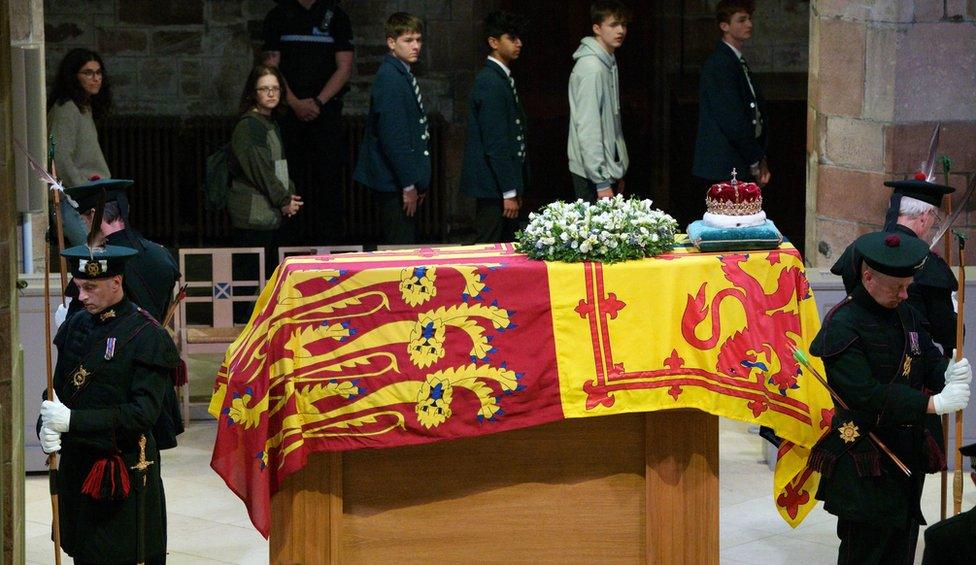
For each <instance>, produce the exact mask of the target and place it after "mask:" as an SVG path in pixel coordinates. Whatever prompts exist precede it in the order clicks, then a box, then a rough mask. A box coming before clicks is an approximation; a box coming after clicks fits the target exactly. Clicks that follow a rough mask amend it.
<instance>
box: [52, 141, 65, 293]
mask: <svg viewBox="0 0 976 565" xmlns="http://www.w3.org/2000/svg"><path fill="white" fill-rule="evenodd" d="M54 153H55V143H54V134H51V135H50V136H48V139H47V168H48V170H49V171H51V176H53V177H54V178H55V179H57V178H58V170H57V168H56V167H55V166H54ZM51 188H55V187H54V185H51ZM54 231H55V234H56V235H57V242H58V268H59V272H60V273H61V305H62V306H65V305H67V300H65V296H64V292H65V289H67V288H68V260H67V259H65V258H64V257H61V252H62V251H64V223H63V219H62V217H61V190H60V189H56V190H55V191H54Z"/></svg>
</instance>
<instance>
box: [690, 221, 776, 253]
mask: <svg viewBox="0 0 976 565" xmlns="http://www.w3.org/2000/svg"><path fill="white" fill-rule="evenodd" d="M688 239H690V240H691V242H692V243H694V244H695V247H697V248H698V249H699V250H700V251H744V250H749V249H776V248H777V247H779V244H780V243H782V242H783V234H781V233H780V232H779V230H778V229H776V225H775V224H773V222H772V220H766V221H765V222H763V223H762V224H759V225H758V226H752V227H748V228H712V227H709V226H706V225H705V222H703V221H701V220H696V221H694V222H692V223H691V225H689V226H688Z"/></svg>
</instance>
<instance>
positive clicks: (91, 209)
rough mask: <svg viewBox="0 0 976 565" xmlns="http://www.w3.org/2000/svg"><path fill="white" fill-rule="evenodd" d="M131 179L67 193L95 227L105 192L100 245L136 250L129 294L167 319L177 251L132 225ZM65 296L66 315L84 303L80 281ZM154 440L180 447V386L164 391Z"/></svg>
mask: <svg viewBox="0 0 976 565" xmlns="http://www.w3.org/2000/svg"><path fill="white" fill-rule="evenodd" d="M132 184H133V182H132V181H131V180H126V179H104V180H98V181H92V182H89V183H86V184H82V185H78V186H75V187H72V188H68V189H65V193H66V194H67V195H68V196H69V197H70V198H71V199H72V200H73V201H74V202H75V204H77V207H78V212H79V213H80V214H81V217H82V218H83V219H84V220H85V222H86V224H87V225H88V226H89V229H91V223H92V221H93V218H94V215H95V208H96V207H98V203H99V200H100V199H101V198H102V194H103V193H104V198H105V210H104V215H103V218H102V222H101V226H100V229H99V234H98V239H99V245H101V244H105V245H112V246H122V247H129V248H132V249H134V250H135V251H136V255H135V256H133V257H132V258H130V259H129V260H127V261H126V262H125V273H124V275H125V276H124V277H123V279H122V284H123V286H124V287H125V289H124V290H125V296H126V298H127V299H128V300H129V301H131V302H133V303H134V304H135V305H136V306H139V307H140V308H142V309H143V310H144V311H145V312H146V313H148V314H149V315H150V316H152V317H153V318H155V319H156V321H158V322H163V321H164V320H165V318H166V314H167V313H168V312H169V309H170V304H171V303H172V300H173V289H174V288H175V286H176V281H178V280H179V279H180V270H179V267H178V266H177V264H176V261H175V260H174V259H173V256H172V255H171V254H170V252H169V251H167V250H166V248H165V247H163V246H162V245H159V244H158V243H155V242H152V241H149V240H148V239H146V238H144V237H142V235H141V234H139V232H137V231H136V230H135V229H134V228H133V227H132V226H130V225H129V200H128V197H127V196H126V191H127V189H128V188H129V187H131V186H132ZM65 294H66V296H69V297H72V299H73V300H72V302H71V304H70V305H69V308H68V313H67V316H71V315H73V314H74V313H75V312H77V311H79V310H80V309H81V308H82V305H81V303H80V302H79V301H78V300H76V298H77V296H78V287H77V285H76V284H75V282H74V281H71V282H69V283H68V288H67V290H66V291H65ZM185 384H186V367H185V366H184V365H183V363H182V362H181V363H180V364H179V367H178V370H177V371H176V372H175V373H174V375H173V385H174V386H183V385H185ZM154 431H155V436H156V442H157V444H158V446H159V448H160V449H170V448H173V447H176V436H178V435H180V434H181V433H183V417H182V415H181V414H180V404H179V401H178V400H177V398H176V391H175V390H174V389H172V387H171V388H170V390H168V391H167V392H166V399H165V403H164V406H163V410H162V412H161V413H160V420H159V422H158V423H157V425H156V428H155V430H154Z"/></svg>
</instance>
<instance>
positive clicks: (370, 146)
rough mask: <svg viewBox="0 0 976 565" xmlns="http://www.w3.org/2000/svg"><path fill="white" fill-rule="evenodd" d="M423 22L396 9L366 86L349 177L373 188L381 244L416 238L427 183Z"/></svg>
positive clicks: (428, 158) (428, 180)
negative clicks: (418, 68)
mask: <svg viewBox="0 0 976 565" xmlns="http://www.w3.org/2000/svg"><path fill="white" fill-rule="evenodd" d="M422 32H423V24H422V23H421V21H420V19H419V18H417V17H416V16H412V15H410V14H407V13H404V12H397V13H395V14H393V15H392V16H390V17H389V19H387V21H386V45H387V47H388V48H389V49H390V52H389V54H387V55H386V57H385V58H384V59H383V63H382V64H381V65H380V68H379V70H378V71H377V72H376V80H375V81H374V82H373V88H372V89H371V90H370V98H369V118H368V119H367V121H366V132H365V134H364V136H363V142H362V145H361V146H360V148H359V160H358V162H357V163H356V172H355V174H354V176H353V179H354V180H355V181H356V182H359V183H360V184H362V185H364V186H366V187H368V188H369V189H371V190H372V191H373V201H374V202H375V203H376V204H377V207H378V208H379V212H380V222H381V226H382V237H383V242H384V243H391V244H410V243H416V240H417V226H416V219H415V215H416V212H417V207H418V206H419V205H420V204H422V203H423V201H424V197H425V196H426V193H427V189H428V188H430V170H431V169H430V147H429V145H428V141H429V139H430V131H429V129H428V124H427V113H426V112H425V111H424V104H423V99H422V97H421V95H420V87H419V86H418V85H417V79H416V78H415V77H414V75H413V73H412V72H411V68H410V66H411V65H412V64H414V63H416V62H417V59H419V58H420V49H421V47H422V45H423V36H422Z"/></svg>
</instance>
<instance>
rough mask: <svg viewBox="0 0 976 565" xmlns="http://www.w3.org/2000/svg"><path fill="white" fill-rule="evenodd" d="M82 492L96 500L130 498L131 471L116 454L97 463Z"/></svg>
mask: <svg viewBox="0 0 976 565" xmlns="http://www.w3.org/2000/svg"><path fill="white" fill-rule="evenodd" d="M81 492H82V493H84V494H87V495H89V496H91V497H92V498H94V499H95V500H125V499H126V498H127V497H128V496H129V471H128V470H127V469H126V468H125V461H123V460H122V457H121V456H120V455H119V454H117V453H116V454H115V455H113V456H111V457H106V458H105V459H99V460H98V461H96V462H95V464H94V465H92V468H91V471H89V472H88V476H87V477H85V483H84V484H83V485H82V487H81Z"/></svg>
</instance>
